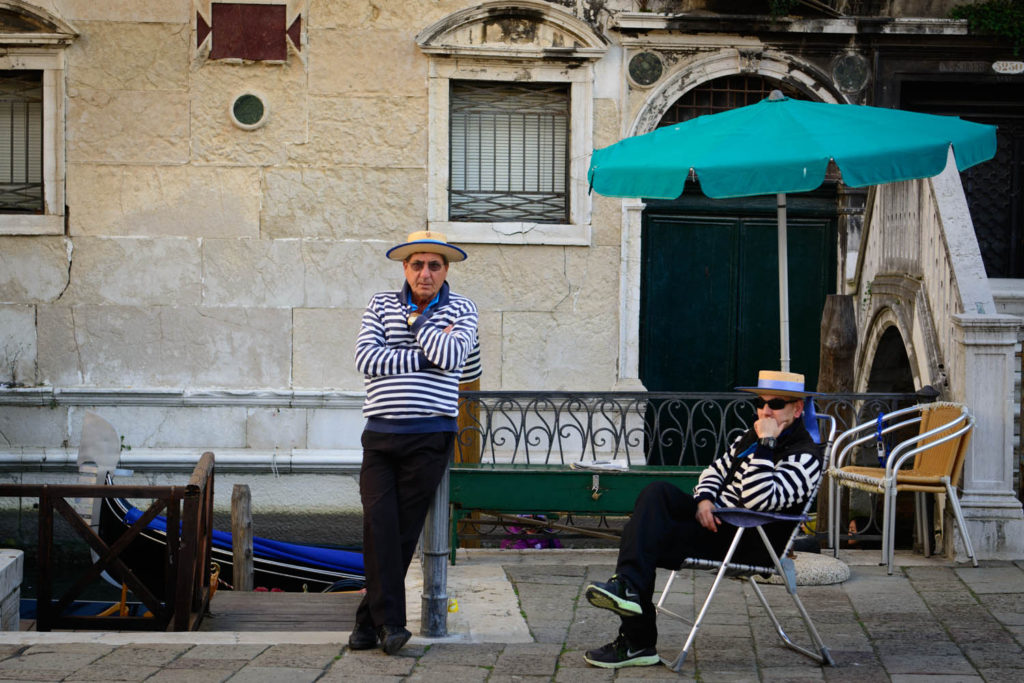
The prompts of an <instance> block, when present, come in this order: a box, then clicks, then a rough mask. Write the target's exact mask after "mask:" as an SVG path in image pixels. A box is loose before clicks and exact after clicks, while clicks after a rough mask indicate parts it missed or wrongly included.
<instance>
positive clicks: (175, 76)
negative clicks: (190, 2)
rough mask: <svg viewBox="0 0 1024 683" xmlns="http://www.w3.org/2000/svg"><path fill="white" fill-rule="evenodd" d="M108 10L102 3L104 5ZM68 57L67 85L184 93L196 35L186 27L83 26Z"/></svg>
mask: <svg viewBox="0 0 1024 683" xmlns="http://www.w3.org/2000/svg"><path fill="white" fill-rule="evenodd" d="M100 4H103V3H100ZM75 29H76V30H77V31H78V32H79V37H78V39H76V40H75V41H74V42H73V43H72V44H71V47H70V48H68V51H67V60H68V62H67V63H68V68H67V84H68V86H69V87H72V88H94V89H98V90H184V89H185V88H186V87H187V86H188V62H189V51H190V48H191V41H190V38H191V34H190V31H189V29H188V26H187V25H186V24H180V23H175V24H168V23H160V24H155V23H138V22H131V21H124V20H118V21H116V22H114V21H99V22H93V21H82V22H80V23H76V24H75Z"/></svg>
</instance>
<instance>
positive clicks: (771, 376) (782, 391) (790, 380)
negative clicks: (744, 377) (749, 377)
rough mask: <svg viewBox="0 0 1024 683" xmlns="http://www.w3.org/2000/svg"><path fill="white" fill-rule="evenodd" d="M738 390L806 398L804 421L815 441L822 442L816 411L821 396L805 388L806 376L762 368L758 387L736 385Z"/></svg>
mask: <svg viewBox="0 0 1024 683" xmlns="http://www.w3.org/2000/svg"><path fill="white" fill-rule="evenodd" d="M736 389H737V390H738V391H749V392H751V393H754V394H765V395H768V396H780V397H787V398H802V399H804V412H803V417H802V419H803V422H804V427H806V428H807V432H808V433H809V434H810V435H811V438H812V439H814V441H815V443H821V436H820V435H819V434H818V416H817V414H815V412H814V397H815V396H821V394H819V393H817V392H815V391H807V390H806V389H804V376H803V375H801V374H799V373H796V372H779V371H777V370H762V371H761V372H759V373H758V375H757V386H756V387H736Z"/></svg>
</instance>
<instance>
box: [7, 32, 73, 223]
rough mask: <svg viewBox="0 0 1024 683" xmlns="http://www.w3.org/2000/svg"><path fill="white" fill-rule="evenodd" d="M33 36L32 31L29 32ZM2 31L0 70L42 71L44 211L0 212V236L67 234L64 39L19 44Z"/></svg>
mask: <svg viewBox="0 0 1024 683" xmlns="http://www.w3.org/2000/svg"><path fill="white" fill-rule="evenodd" d="M30 35H31V34H30ZM11 42H12V41H11V37H10V36H8V35H4V34H0V48H3V49H4V51H5V54H3V55H2V56H0V69H2V70H4V71H42V72H43V213H42V214H18V213H0V235H63V234H64V204H65V195H64V192H65V188H64V178H65V176H64V174H65V161H64V120H65V113H64V41H63V40H59V39H58V40H57V41H55V44H54V46H53V47H43V46H33V47H16V46H13V45H11Z"/></svg>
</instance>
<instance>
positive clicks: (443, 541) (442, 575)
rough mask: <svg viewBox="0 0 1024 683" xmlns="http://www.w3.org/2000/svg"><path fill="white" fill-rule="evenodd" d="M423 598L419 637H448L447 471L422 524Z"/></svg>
mask: <svg viewBox="0 0 1024 683" xmlns="http://www.w3.org/2000/svg"><path fill="white" fill-rule="evenodd" d="M421 547H422V549H423V598H422V611H421V614H422V618H421V619H420V635H421V636H425V637H427V638H443V637H445V636H447V635H448V471H447V470H445V473H444V476H443V477H441V483H440V484H438V486H437V491H436V492H435V493H434V502H433V503H431V505H430V510H429V511H428V512H427V521H426V523H425V524H424V525H423V539H422V543H421Z"/></svg>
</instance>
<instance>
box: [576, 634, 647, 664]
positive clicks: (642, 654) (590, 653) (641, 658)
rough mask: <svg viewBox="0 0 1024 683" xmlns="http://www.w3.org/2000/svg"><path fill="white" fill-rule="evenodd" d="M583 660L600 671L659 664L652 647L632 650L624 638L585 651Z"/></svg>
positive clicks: (621, 636) (620, 637)
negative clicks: (599, 668) (600, 669)
mask: <svg viewBox="0 0 1024 683" xmlns="http://www.w3.org/2000/svg"><path fill="white" fill-rule="evenodd" d="M583 659H584V661H586V663H587V664H589V665H591V666H598V667H601V668H602V669H621V668H622V667H624V666H651V665H653V664H658V663H660V662H661V658H660V657H658V651H657V650H655V649H654V648H653V647H642V648H639V649H637V650H634V649H633V648H631V647H630V646H629V641H628V640H626V636H623V635H620V636H619V637H618V638H616V639H615V640H613V641H612V642H610V643H608V644H607V645H605V646H604V647H599V648H596V649H593V650H587V651H586V652H585V653H584V654H583Z"/></svg>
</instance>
